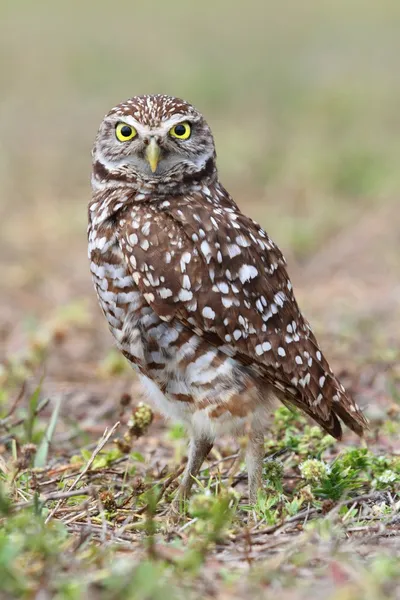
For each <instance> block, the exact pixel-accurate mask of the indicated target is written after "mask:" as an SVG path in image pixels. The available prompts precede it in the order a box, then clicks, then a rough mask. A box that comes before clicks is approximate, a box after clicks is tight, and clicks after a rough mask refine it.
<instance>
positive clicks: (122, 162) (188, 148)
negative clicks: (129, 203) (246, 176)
mask: <svg viewBox="0 0 400 600" xmlns="http://www.w3.org/2000/svg"><path fill="white" fill-rule="evenodd" d="M93 169H94V175H95V176H96V171H97V172H98V178H100V179H101V180H102V181H106V180H107V181H112V180H116V181H118V182H121V181H123V180H125V181H127V182H135V181H140V182H145V183H146V182H152V184H157V182H158V183H161V182H163V181H166V182H168V183H171V182H172V181H174V180H176V181H179V182H181V181H183V180H185V179H186V180H187V178H190V177H195V176H196V175H198V174H200V173H202V172H203V171H207V172H209V171H211V170H215V148H214V140H213V137H212V133H211V130H210V128H209V126H208V125H207V123H206V122H205V120H204V118H203V117H202V115H201V114H200V113H199V112H198V111H197V110H196V109H195V108H194V107H193V106H191V105H190V104H188V103H187V102H185V101H183V100H179V99H178V98H172V97H169V96H161V95H155V96H136V97H134V98H131V99H130V100H127V101H126V102H123V103H122V104H119V105H118V106H116V107H115V108H113V109H112V110H111V111H110V112H109V113H108V114H107V115H106V117H105V118H104V120H103V122H102V124H101V125H100V129H99V132H98V134H97V138H96V142H95V145H94V149H93Z"/></svg>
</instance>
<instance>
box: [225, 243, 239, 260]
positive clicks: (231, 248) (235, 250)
mask: <svg viewBox="0 0 400 600" xmlns="http://www.w3.org/2000/svg"><path fill="white" fill-rule="evenodd" d="M240 253H241V250H240V248H239V246H238V245H237V244H229V245H228V254H229V256H230V258H235V256H239V254H240Z"/></svg>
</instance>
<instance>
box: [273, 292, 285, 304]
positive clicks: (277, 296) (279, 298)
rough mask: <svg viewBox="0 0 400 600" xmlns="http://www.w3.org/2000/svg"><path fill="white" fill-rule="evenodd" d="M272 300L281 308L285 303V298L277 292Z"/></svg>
mask: <svg viewBox="0 0 400 600" xmlns="http://www.w3.org/2000/svg"><path fill="white" fill-rule="evenodd" d="M274 300H275V302H276V303H277V305H278V306H280V307H281V308H282V306H283V303H284V302H285V300H287V298H286V296H285V294H284V293H283V292H278V293H277V294H275V296H274Z"/></svg>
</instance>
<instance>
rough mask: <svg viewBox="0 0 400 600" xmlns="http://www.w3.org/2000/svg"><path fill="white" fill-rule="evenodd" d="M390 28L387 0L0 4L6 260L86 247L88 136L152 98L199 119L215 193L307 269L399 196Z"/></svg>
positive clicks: (398, 83) (397, 93) (397, 53)
mask: <svg viewBox="0 0 400 600" xmlns="http://www.w3.org/2000/svg"><path fill="white" fill-rule="evenodd" d="M399 32H400V3H399V2H398V0H383V1H380V2H378V1H376V0H375V1H372V0H369V1H368V0H364V1H362V0H350V1H349V0H348V1H344V0H336V1H335V2H328V1H321V0H305V1H300V0H285V1H284V2H279V3H277V2H266V1H264V2H263V1H261V0H247V2H238V1H237V2H235V1H231V2H229V1H226V0H219V1H217V2H206V1H203V2H187V1H186V2H185V1H183V0H169V1H168V2H164V1H162V0H152V2H134V1H132V0H130V1H127V0H121V1H115V2H107V1H105V0H97V1H94V0H86V1H84V2H83V1H81V2H78V1H77V0H71V1H69V2H65V1H54V0H52V1H50V0H36V1H33V0H12V1H8V2H7V1H5V0H2V1H1V2H0V90H1V94H0V197H1V200H0V219H1V239H2V248H3V252H2V253H3V258H4V257H5V258H6V262H8V263H9V262H10V261H11V262H12V261H13V260H14V259H17V260H18V261H21V260H25V259H28V258H30V257H31V254H32V252H34V249H35V248H36V247H38V248H39V249H41V250H42V251H46V252H55V249H56V245H57V244H58V243H59V242H60V241H62V240H64V241H68V243H71V239H76V240H77V242H76V243H77V244H78V246H77V247H78V248H79V251H80V250H81V249H82V248H83V247H84V244H85V233H84V230H85V226H86V204H87V202H88V199H89V195H90V190H89V183H88V182H89V178H90V169H91V166H90V161H91V159H90V150H91V146H92V142H93V139H94V136H95V133H96V130H97V127H98V125H99V123H100V121H101V119H102V117H103V115H104V114H105V113H106V112H107V111H108V110H109V109H110V108H111V107H112V106H113V105H115V104H117V103H119V102H120V101H122V100H124V99H126V98H127V97H130V96H132V95H135V94H141V93H149V92H162V93H168V94H171V95H176V96H182V97H184V98H185V99H187V100H189V101H191V102H192V103H193V104H195V105H196V106H197V107H198V108H199V109H200V110H201V111H202V112H203V113H204V114H205V115H206V118H207V120H208V121H209V123H210V125H211V127H212V129H213V131H214V133H215V138H216V144H217V151H218V162H219V169H220V174H221V179H222V181H223V182H224V184H225V185H226V187H228V189H229V190H230V191H231V192H232V193H233V195H234V196H235V199H236V200H237V202H238V203H239V205H241V206H243V207H246V210H247V211H248V212H250V213H251V214H252V216H253V217H256V218H257V219H258V220H259V221H260V222H261V223H262V224H263V225H264V226H265V227H266V228H267V230H268V231H269V232H270V233H271V234H272V235H273V236H274V237H275V238H276V239H277V241H278V243H280V244H281V245H283V247H284V249H285V250H286V252H287V253H289V256H293V257H294V259H295V260H296V259H299V260H303V259H304V258H307V257H308V256H309V255H310V254H312V252H314V251H315V250H316V249H318V248H319V247H321V246H323V245H324V244H325V243H326V241H327V239H328V238H329V237H330V236H332V235H334V234H335V233H336V232H337V231H339V230H340V229H341V228H343V227H347V226H348V225H349V224H351V223H352V222H355V221H356V220H357V219H358V218H359V217H360V215H361V214H362V213H363V212H364V211H366V210H370V209H371V207H372V208H373V207H374V206H375V205H376V203H382V202H385V201H386V199H388V198H393V197H394V196H395V195H396V193H398V191H399V189H400V169H399V162H400V111H399V106H400V68H399V57H400V33H399ZM71 236H76V237H71ZM38 251H39V250H38Z"/></svg>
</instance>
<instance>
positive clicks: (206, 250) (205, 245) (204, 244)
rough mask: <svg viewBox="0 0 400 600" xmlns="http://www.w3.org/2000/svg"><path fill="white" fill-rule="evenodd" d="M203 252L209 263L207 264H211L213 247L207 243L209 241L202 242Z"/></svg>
mask: <svg viewBox="0 0 400 600" xmlns="http://www.w3.org/2000/svg"><path fill="white" fill-rule="evenodd" d="M200 248H201V251H202V253H203V255H204V257H205V259H206V261H207V264H208V263H209V262H210V260H211V259H212V252H211V247H210V244H209V243H208V242H207V240H203V241H202V242H201V246H200Z"/></svg>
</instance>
